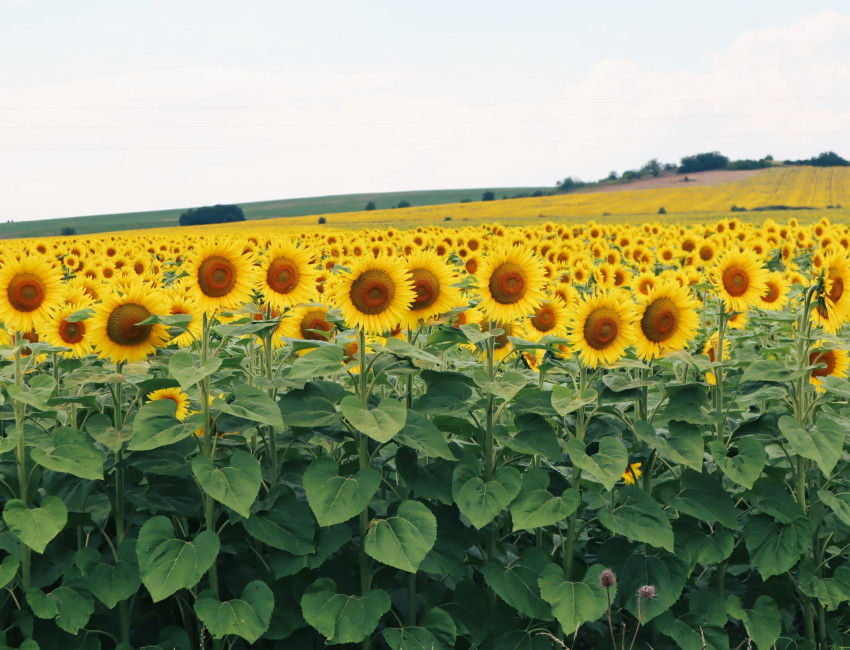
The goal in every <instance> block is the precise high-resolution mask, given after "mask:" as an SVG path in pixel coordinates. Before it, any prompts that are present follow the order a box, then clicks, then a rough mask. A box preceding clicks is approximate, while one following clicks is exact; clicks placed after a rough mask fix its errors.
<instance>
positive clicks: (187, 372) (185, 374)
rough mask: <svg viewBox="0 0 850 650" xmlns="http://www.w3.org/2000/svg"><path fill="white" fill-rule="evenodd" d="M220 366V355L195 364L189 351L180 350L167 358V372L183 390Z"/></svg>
mask: <svg viewBox="0 0 850 650" xmlns="http://www.w3.org/2000/svg"><path fill="white" fill-rule="evenodd" d="M220 367H221V357H210V358H209V359H207V360H206V362H204V363H199V364H198V365H197V366H196V365H195V358H194V357H193V356H192V354H191V353H190V352H187V351H185V350H180V351H179V352H175V353H174V354H172V355H171V358H170V359H169V360H168V372H169V373H171V376H172V377H174V378H175V379H176V380H177V382H178V383H179V384H180V387H181V388H182V389H183V390H187V389H189V388H191V387H192V386H194V385H195V384H197V383H198V382H199V381H201V380H202V379H203V378H204V377H209V376H210V375H211V374H213V373H214V372H215V371H216V370H218V369H219V368H220Z"/></svg>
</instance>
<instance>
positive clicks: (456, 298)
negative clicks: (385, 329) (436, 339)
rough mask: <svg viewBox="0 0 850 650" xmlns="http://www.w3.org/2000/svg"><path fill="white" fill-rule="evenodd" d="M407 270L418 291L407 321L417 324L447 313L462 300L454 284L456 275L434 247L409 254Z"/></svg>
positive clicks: (415, 291)
mask: <svg viewBox="0 0 850 650" xmlns="http://www.w3.org/2000/svg"><path fill="white" fill-rule="evenodd" d="M407 270H408V272H409V273H410V277H411V278H412V280H413V291H414V293H415V294H416V295H415V297H414V298H413V304H412V305H410V311H409V312H408V315H407V321H406V323H405V324H406V325H407V326H408V327H411V328H414V327H416V326H417V325H418V324H419V321H423V322H427V321H428V320H429V319H431V318H433V317H434V316H437V315H439V314H444V313H446V312H447V311H450V310H451V309H452V308H454V307H456V306H457V305H458V303H459V302H460V292H459V291H458V290H457V289H456V288H454V287H452V286H451V283H452V281H453V280H454V278H453V277H452V272H451V270H449V268H448V267H447V266H446V264H445V262H443V260H442V259H441V258H440V257H439V256H438V255H436V254H435V253H433V252H432V251H419V252H417V253H413V254H412V255H410V256H409V257H408V258H407Z"/></svg>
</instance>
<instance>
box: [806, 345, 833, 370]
mask: <svg viewBox="0 0 850 650" xmlns="http://www.w3.org/2000/svg"><path fill="white" fill-rule="evenodd" d="M809 364H810V365H812V366H814V365H817V364H826V368H815V369H814V370H812V377H827V376H829V375H831V374H832V373H833V372H835V353H834V352H833V351H832V350H825V351H819V352H812V353H811V354H810V355H809Z"/></svg>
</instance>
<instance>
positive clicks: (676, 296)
mask: <svg viewBox="0 0 850 650" xmlns="http://www.w3.org/2000/svg"><path fill="white" fill-rule="evenodd" d="M697 309H698V305H697V302H696V300H694V299H693V297H692V296H691V293H690V291H689V290H688V289H687V288H685V287H681V286H679V284H678V283H677V282H675V281H669V280H668V281H666V282H661V283H659V284H657V285H656V286H654V287H652V288H651V289H650V290H649V293H648V294H647V296H646V297H645V298H642V299H641V301H640V302H639V303H638V308H637V324H638V326H637V328H635V332H636V345H635V347H636V349H637V354H638V356H639V357H640V358H641V359H643V360H644V361H650V360H651V359H654V358H657V357H660V356H662V355H663V354H664V353H665V352H669V351H672V350H682V349H684V348H685V347H687V345H688V341H689V340H690V339H691V338H693V336H694V334H696V331H697V327H699V314H698V311H697Z"/></svg>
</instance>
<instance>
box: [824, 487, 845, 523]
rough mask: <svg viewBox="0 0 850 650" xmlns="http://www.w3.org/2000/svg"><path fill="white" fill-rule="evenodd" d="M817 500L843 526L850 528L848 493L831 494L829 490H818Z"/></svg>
mask: <svg viewBox="0 0 850 650" xmlns="http://www.w3.org/2000/svg"><path fill="white" fill-rule="evenodd" d="M818 498H819V499H820V500H821V501H822V502H823V503H824V505H825V506H826V507H827V508H829V509H830V510H831V511H832V513H833V514H834V515H835V516H836V517H838V519H839V520H840V521H841V523H843V524H844V525H845V526H850V492H841V493H840V494H833V493H832V492H830V491H829V490H818Z"/></svg>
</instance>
